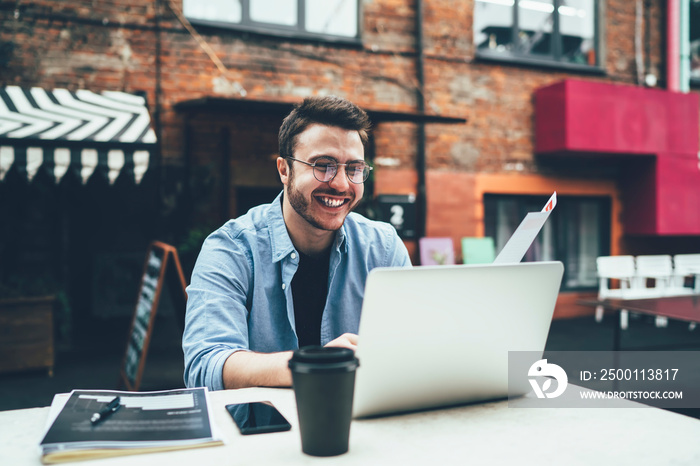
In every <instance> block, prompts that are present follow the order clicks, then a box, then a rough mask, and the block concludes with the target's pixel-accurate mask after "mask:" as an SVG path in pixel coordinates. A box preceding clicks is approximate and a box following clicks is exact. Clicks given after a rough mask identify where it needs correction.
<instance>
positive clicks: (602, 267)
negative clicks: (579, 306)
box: [595, 256, 635, 329]
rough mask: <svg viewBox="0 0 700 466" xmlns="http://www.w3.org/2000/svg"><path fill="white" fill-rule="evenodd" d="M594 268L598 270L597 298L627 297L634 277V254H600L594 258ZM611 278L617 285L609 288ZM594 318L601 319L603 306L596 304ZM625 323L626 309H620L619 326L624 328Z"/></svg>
mask: <svg viewBox="0 0 700 466" xmlns="http://www.w3.org/2000/svg"><path fill="white" fill-rule="evenodd" d="M596 268H597V271H598V299H599V300H603V299H608V298H618V299H625V298H628V293H629V291H630V288H631V286H632V281H633V280H634V277H635V267H634V256H600V257H598V258H597V259H596ZM611 280H616V282H617V283H618V284H619V287H617V288H611V284H612V283H613V282H612V281H611ZM595 320H596V322H601V321H602V320H603V306H596V309H595ZM627 324H628V313H627V310H622V311H621V312H620V327H621V328H623V329H626V328H627Z"/></svg>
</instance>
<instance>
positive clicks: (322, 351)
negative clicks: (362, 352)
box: [289, 346, 359, 372]
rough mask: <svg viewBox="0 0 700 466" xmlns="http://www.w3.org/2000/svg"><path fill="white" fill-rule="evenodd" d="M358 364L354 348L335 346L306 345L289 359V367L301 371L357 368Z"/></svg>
mask: <svg viewBox="0 0 700 466" xmlns="http://www.w3.org/2000/svg"><path fill="white" fill-rule="evenodd" d="M358 365H359V363H358V360H357V359H356V358H355V352H354V351H353V350H351V349H349V348H340V347H335V346H305V347H303V348H300V349H298V350H296V351H294V354H293V355H292V359H291V360H290V361H289V367H290V368H291V369H293V370H297V371H300V372H316V370H355V369H356V368H357V366H358Z"/></svg>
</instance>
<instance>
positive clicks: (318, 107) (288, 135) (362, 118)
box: [278, 96, 371, 163]
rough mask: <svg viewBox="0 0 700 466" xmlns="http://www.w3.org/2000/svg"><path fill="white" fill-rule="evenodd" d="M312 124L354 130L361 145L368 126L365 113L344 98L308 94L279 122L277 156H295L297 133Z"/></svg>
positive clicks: (367, 134)
mask: <svg viewBox="0 0 700 466" xmlns="http://www.w3.org/2000/svg"><path fill="white" fill-rule="evenodd" d="M312 124H321V125H327V126H337V127H339V128H343V129H346V130H349V131H352V130H354V131H357V132H358V134H359V135H360V139H361V140H362V145H363V146H366V145H367V140H368V138H369V130H370V127H371V123H370V121H369V117H368V116H367V113H366V112H365V111H364V110H362V109H361V108H360V107H358V106H357V105H355V104H353V103H352V102H350V101H349V100H347V99H343V98H342V97H336V96H327V97H307V98H306V99H304V101H303V102H302V103H300V104H297V105H295V106H294V109H293V110H292V111H291V113H290V114H289V115H287V117H286V118H285V119H284V121H283V122H282V126H281V127H280V132H279V136H278V139H279V145H280V157H284V158H286V157H293V156H294V148H295V146H296V139H297V138H296V137H297V135H298V134H300V133H302V132H304V130H306V128H307V127H309V126H310V125H312ZM288 163H289V162H288Z"/></svg>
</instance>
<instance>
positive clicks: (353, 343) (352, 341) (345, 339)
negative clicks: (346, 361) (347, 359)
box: [326, 333, 359, 351]
mask: <svg viewBox="0 0 700 466" xmlns="http://www.w3.org/2000/svg"><path fill="white" fill-rule="evenodd" d="M358 340H359V338H358V337H357V335H355V334H354V333H343V334H342V335H340V336H339V337H338V338H336V339H335V340H333V341H329V342H328V343H327V344H326V346H340V347H342V348H350V349H351V350H353V351H357V342H358Z"/></svg>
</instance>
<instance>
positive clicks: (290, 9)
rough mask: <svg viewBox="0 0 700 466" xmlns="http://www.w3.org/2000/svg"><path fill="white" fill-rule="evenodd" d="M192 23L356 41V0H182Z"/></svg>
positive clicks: (357, 16) (358, 6) (357, 13)
mask: <svg viewBox="0 0 700 466" xmlns="http://www.w3.org/2000/svg"><path fill="white" fill-rule="evenodd" d="M182 9H183V13H184V14H185V16H186V17H187V19H189V20H190V21H191V22H192V23H193V24H200V25H204V26H215V27H225V28H231V29H240V30H244V31H252V32H258V33H263V34H274V35H282V36H290V37H302V38H316V39H322V40H329V41H343V42H358V41H359V38H360V22H359V18H360V0H183V1H182Z"/></svg>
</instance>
